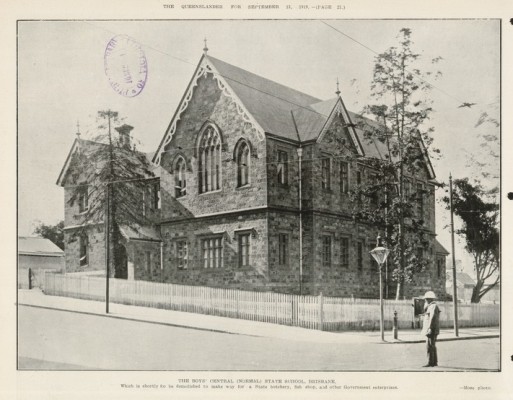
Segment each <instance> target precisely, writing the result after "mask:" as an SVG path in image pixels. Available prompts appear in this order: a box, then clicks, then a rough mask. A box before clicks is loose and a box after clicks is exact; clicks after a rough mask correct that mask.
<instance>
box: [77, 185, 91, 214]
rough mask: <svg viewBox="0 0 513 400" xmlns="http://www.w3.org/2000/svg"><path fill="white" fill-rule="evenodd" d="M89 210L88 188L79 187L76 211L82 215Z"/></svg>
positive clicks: (85, 186)
mask: <svg viewBox="0 0 513 400" xmlns="http://www.w3.org/2000/svg"><path fill="white" fill-rule="evenodd" d="M88 209H89V187H88V186H87V185H81V186H80V189H79V193H78V211H79V212H81V213H83V212H86V211H87V210H88Z"/></svg>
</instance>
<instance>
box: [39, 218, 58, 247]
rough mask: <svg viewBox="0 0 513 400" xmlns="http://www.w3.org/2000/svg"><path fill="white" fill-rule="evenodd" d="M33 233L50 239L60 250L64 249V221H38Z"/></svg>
mask: <svg viewBox="0 0 513 400" xmlns="http://www.w3.org/2000/svg"><path fill="white" fill-rule="evenodd" d="M34 233H35V234H36V235H39V236H41V237H44V238H46V239H48V240H51V241H52V242H53V243H54V244H55V245H57V246H58V247H59V248H60V249H61V250H64V221H60V222H59V223H57V224H55V225H46V224H44V223H42V222H40V221H39V223H38V225H37V226H36V227H35V229H34Z"/></svg>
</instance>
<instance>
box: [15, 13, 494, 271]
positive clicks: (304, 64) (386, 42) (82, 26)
mask: <svg viewBox="0 0 513 400" xmlns="http://www.w3.org/2000/svg"><path fill="white" fill-rule="evenodd" d="M326 22H327V23H329V24H330V25H332V26H333V27H334V28H336V29H337V30H338V31H337V30H335V29H332V28H331V27H329V26H327V25H326V24H325V23H323V22H322V21H320V20H286V21H285V20H281V21H279V20H269V21H250V20H244V21H241V20H239V21H237V20H232V21H229V20H218V21H93V20H89V21H21V22H18V229H19V235H31V234H32V233H33V229H34V226H35V224H37V222H38V221H42V222H44V223H51V224H53V223H57V222H58V221H59V220H61V219H63V217H64V194H63V189H62V188H60V187H58V186H57V185H56V180H57V177H58V175H59V172H60V170H61V168H62V166H63V164H64V161H65V159H66V156H67V154H68V152H69V150H70V147H71V145H72V143H73V140H74V139H75V137H76V136H75V133H76V131H77V121H79V123H80V130H81V132H82V137H83V138H87V137H88V136H89V137H90V136H94V128H95V125H96V120H95V117H96V114H97V111H98V110H106V109H109V108H110V109H111V110H115V111H118V112H119V114H120V116H123V117H125V118H126V123H128V124H130V125H132V126H133V127H134V128H135V129H134V130H133V131H132V134H133V135H134V137H135V139H136V140H137V141H139V143H140V144H139V145H138V149H140V150H142V151H148V152H150V151H155V150H156V147H157V146H158V144H159V142H160V140H161V139H162V137H163V135H164V132H165V130H166V128H167V126H168V124H169V122H170V120H171V118H172V116H173V113H174V111H175V109H176V107H177V105H178V102H179V101H180V99H181V97H182V95H183V93H184V91H185V89H186V86H187V84H188V82H189V80H190V78H191V77H192V74H193V72H194V69H195V67H196V65H197V63H198V61H199V59H200V57H201V55H202V49H203V47H204V42H203V39H204V38H205V37H206V38H207V44H208V48H209V54H210V55H212V56H214V57H216V58H219V59H222V60H224V61H226V62H228V63H231V64H234V65H237V66H239V67H241V68H244V69H246V70H248V71H251V72H254V73H256V74H258V75H261V76H264V77H266V78H269V79H271V80H274V81H277V82H279V83H281V84H284V85H287V86H290V87H292V88H294V89H297V90H300V91H303V92H305V93H308V94H310V95H313V96H315V97H318V98H320V99H329V98H333V97H334V95H335V90H336V85H335V83H336V80H337V78H338V79H339V81H340V90H341V95H342V98H343V100H344V102H345V105H346V107H347V108H348V109H349V110H351V111H355V112H358V111H360V110H361V109H362V107H363V106H364V105H365V104H366V103H367V102H368V99H369V93H370V82H371V78H372V68H373V65H374V57H375V55H376V53H379V52H382V51H384V50H385V49H387V48H388V47H389V46H391V45H394V44H395V43H396V42H395V38H396V36H397V34H398V32H399V30H400V29H401V28H403V27H408V28H410V29H411V30H412V38H413V41H414V49H415V50H416V51H417V52H419V53H421V55H422V58H421V60H420V61H419V66H420V67H421V69H425V68H432V65H431V63H430V60H431V59H433V58H435V57H438V56H441V57H442V58H443V60H442V62H440V63H439V64H438V65H437V68H438V69H439V70H441V71H442V73H443V76H442V77H441V78H440V79H438V80H437V81H432V82H431V81H430V82H431V83H433V85H434V89H433V91H432V93H431V97H432V99H433V108H434V110H435V111H434V112H433V114H432V118H431V121H430V122H431V125H432V126H433V127H434V128H435V132H434V134H433V137H434V147H437V148H439V149H440V150H441V157H440V158H439V159H433V160H432V161H433V165H434V169H435V173H436V175H437V179H438V180H439V181H445V182H447V181H448V176H449V173H450V172H451V173H452V175H453V177H454V178H463V177H468V176H476V175H477V171H476V170H475V169H471V168H469V167H468V166H467V159H468V156H469V155H474V156H477V157H479V156H480V152H481V151H482V149H481V148H480V142H479V140H478V137H477V135H478V133H480V132H481V133H485V132H484V131H483V129H485V127H483V126H481V127H479V128H476V127H475V124H476V122H477V120H478V118H479V116H480V114H481V113H482V112H488V113H489V114H490V115H492V114H494V113H495V115H497V114H498V101H499V95H500V26H499V22H498V21H494V20H329V21H326ZM119 34H126V35H128V36H130V37H131V38H133V39H134V40H135V41H137V43H139V45H140V46H141V48H142V49H143V51H144V54H145V56H146V59H147V62H148V75H147V82H146V85H145V87H144V89H143V90H142V91H141V93H140V94H139V95H138V96H135V97H131V98H129V97H124V96H122V95H120V94H118V93H117V92H116V91H114V90H113V89H112V87H111V86H110V84H109V81H108V78H107V76H106V74H105V71H104V54H105V48H106V46H107V43H108V42H109V41H110V39H111V38H113V37H114V36H116V35H119ZM462 102H471V103H476V105H475V106H473V107H472V108H459V106H460V105H461V103H462ZM490 133H497V132H493V131H491V132H490ZM437 192H438V193H437V195H438V196H439V197H440V196H441V195H442V194H443V193H442V192H441V191H440V190H439V191H437ZM448 221H449V218H448V212H447V211H445V210H444V209H443V207H441V206H438V207H437V234H438V239H439V241H440V242H441V243H442V245H444V246H445V247H446V248H447V249H448V250H449V251H450V243H451V242H450V234H449V230H448V228H447V224H448ZM456 258H457V259H463V261H464V265H465V266H466V267H467V268H468V266H469V265H470V260H469V258H468V256H467V255H465V254H464V250H463V244H462V241H461V240H460V239H458V240H457V248H456ZM470 271H471V268H470V269H469V272H470Z"/></svg>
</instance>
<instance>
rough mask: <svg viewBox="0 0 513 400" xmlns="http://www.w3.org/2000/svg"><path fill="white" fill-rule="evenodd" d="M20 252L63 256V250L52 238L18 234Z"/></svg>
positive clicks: (31, 254) (34, 254)
mask: <svg viewBox="0 0 513 400" xmlns="http://www.w3.org/2000/svg"><path fill="white" fill-rule="evenodd" d="M18 254H22V255H30V256H38V255H39V256H51V257H62V256H64V251H62V250H61V249H60V248H59V247H58V246H57V245H56V244H54V243H53V242H52V241H51V240H49V239H45V238H42V237H29V236H18Z"/></svg>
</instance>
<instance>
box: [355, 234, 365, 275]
mask: <svg viewBox="0 0 513 400" xmlns="http://www.w3.org/2000/svg"><path fill="white" fill-rule="evenodd" d="M356 265H357V266H358V270H359V271H361V270H362V269H363V242H362V241H361V240H359V241H358V242H357V243H356Z"/></svg>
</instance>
